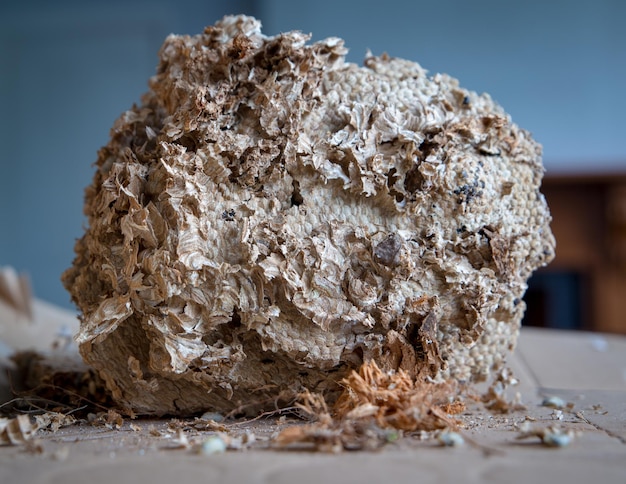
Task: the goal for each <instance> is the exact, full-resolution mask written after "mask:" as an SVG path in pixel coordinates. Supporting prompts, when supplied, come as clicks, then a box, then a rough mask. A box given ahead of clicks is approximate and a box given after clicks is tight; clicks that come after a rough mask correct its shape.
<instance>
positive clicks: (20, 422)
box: [0, 415, 37, 445]
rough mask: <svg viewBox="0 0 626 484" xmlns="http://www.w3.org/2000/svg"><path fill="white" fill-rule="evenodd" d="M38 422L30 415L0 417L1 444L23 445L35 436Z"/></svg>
mask: <svg viewBox="0 0 626 484" xmlns="http://www.w3.org/2000/svg"><path fill="white" fill-rule="evenodd" d="M36 431H37V424H35V423H33V422H32V421H31V419H30V417H29V416H28V415H18V416H17V417H15V418H0V445H21V444H25V443H26V442H28V441H29V440H31V439H32V438H33V435H34V434H35V432H36Z"/></svg>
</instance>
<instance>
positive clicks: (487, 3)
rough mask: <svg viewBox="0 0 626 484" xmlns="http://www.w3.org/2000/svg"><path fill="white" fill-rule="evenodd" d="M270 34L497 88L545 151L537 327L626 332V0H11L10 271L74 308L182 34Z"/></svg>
mask: <svg viewBox="0 0 626 484" xmlns="http://www.w3.org/2000/svg"><path fill="white" fill-rule="evenodd" d="M237 13H245V14H248V15H253V16H256V17H257V18H259V19H260V20H261V21H262V23H263V27H264V33H266V34H270V35H273V34H277V33H280V32H283V31H288V30H302V31H304V32H307V33H308V32H312V33H313V40H319V39H322V38H325V37H328V36H339V37H342V38H344V39H345V41H346V45H347V47H348V48H349V49H350V53H349V54H348V60H350V61H352V62H357V63H361V62H362V60H363V57H364V55H365V53H366V51H367V49H370V50H371V51H372V52H373V53H374V54H381V53H383V52H387V53H388V54H389V55H391V56H395V57H404V58H407V59H411V60H414V61H417V62H419V63H420V64H421V65H422V66H423V67H425V68H426V69H428V70H429V71H430V73H431V74H434V73H437V72H445V73H448V74H450V75H452V76H454V77H457V78H458V79H460V81H461V85H462V86H463V87H466V88H469V89H472V90H475V91H478V92H488V93H490V94H491V96H492V97H493V98H494V99H495V100H496V101H498V102H499V103H500V104H502V105H503V106H504V108H505V109H506V110H507V112H508V113H510V114H511V116H512V118H513V120H514V121H515V122H516V123H517V124H519V125H520V126H522V127H523V128H525V129H527V130H529V131H531V132H532V133H533V135H534V137H535V138H536V139H537V140H538V141H539V142H541V143H542V144H543V146H544V162H545V166H546V170H547V172H546V179H545V182H544V188H543V191H544V193H545V194H546V197H547V199H548V203H549V204H550V207H551V209H552V212H553V216H554V224H553V230H554V232H555V234H556V237H557V242H558V247H557V259H556V260H555V262H554V263H553V264H552V265H551V266H550V267H549V268H546V269H543V270H541V271H539V272H538V273H537V274H536V276H534V277H533V279H532V280H531V284H530V289H529V291H528V294H527V298H526V300H527V303H528V306H529V308H528V312H527V317H526V319H525V324H533V325H539V326H547V327H556V328H571V329H586V330H602V331H610V332H622V333H626V143H625V140H626V116H624V113H625V112H626V94H625V92H624V90H623V85H624V79H626V29H625V28H624V23H625V21H626V2H623V1H621V0H552V1H545V0H526V1H525V2H504V1H501V0H477V1H467V0H438V1H432V0H429V1H419V0H417V1H416V0H414V1H410V0H406V1H402V0H385V1H374V0H361V1H343V2H342V1H338V0H335V1H329V0H316V1H315V2H294V1H287V0H248V1H244V0H241V1H226V0H224V1H208V0H204V1H201V0H176V1H174V0H149V1H148V0H146V1H144V0H124V1H121V0H107V1H104V0H102V1H98V0H92V1H89V0H82V1H78V0H56V1H54V2H51V1H47V0H20V1H19V2H18V1H17V0H14V1H10V0H2V1H1V2H0V114H1V115H0V167H1V170H0V266H7V265H10V266H13V267H15V268H16V269H17V270H18V271H20V272H26V273H28V274H29V275H30V279H31V281H32V285H33V289H34V292H35V294H36V295H37V296H38V297H39V298H41V299H44V300H47V301H50V302H52V303H54V304H57V305H60V306H62V307H65V308H71V307H72V306H71V304H70V301H69V296H68V294H67V293H66V291H65V290H64V289H63V287H62V285H61V283H60V281H59V277H60V274H61V273H62V272H63V271H64V270H65V269H66V268H67V267H68V266H69V265H70V263H71V261H72V258H73V245H74V241H75V239H76V238H78V237H79V236H80V235H81V233H82V231H83V226H84V223H85V219H84V217H83V214H82V205H83V190H84V188H85V187H86V186H87V185H88V184H89V183H90V181H91V178H92V174H93V166H92V164H93V162H94V161H95V160H96V152H97V150H98V149H99V148H100V147H101V146H102V145H104V144H105V143H106V142H107V140H108V133H109V129H110V127H111V126H112V124H113V121H114V120H115V119H116V118H117V117H118V116H119V115H120V114H121V113H122V112H123V111H124V110H126V109H128V108H129V107H131V106H132V104H133V103H136V102H139V100H140V96H141V94H142V93H143V92H144V91H145V90H146V89H147V80H148V78H149V77H150V76H151V75H153V74H154V72H155V68H156V64H157V52H158V49H159V47H160V45H161V43H162V42H163V39H164V38H165V37H166V36H167V35H168V34H170V33H180V34H184V33H186V34H195V33H199V32H201V31H202V29H203V28H204V26H205V25H209V24H213V23H214V22H215V21H216V20H218V19H220V18H221V17H222V16H223V15H225V14H237Z"/></svg>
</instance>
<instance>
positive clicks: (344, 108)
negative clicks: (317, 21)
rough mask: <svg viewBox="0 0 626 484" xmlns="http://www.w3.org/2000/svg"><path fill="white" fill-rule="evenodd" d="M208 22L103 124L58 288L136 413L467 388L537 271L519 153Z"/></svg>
mask: <svg viewBox="0 0 626 484" xmlns="http://www.w3.org/2000/svg"><path fill="white" fill-rule="evenodd" d="M308 38H309V37H308V36H307V35H304V34H302V33H299V32H289V33H285V34H281V35H278V36H274V37H269V36H265V35H263V34H262V33H261V26H260V23H259V22H258V21H256V20H255V19H253V18H250V17H244V16H237V17H225V18H224V19H223V20H221V21H220V22H218V23H217V24H216V25H215V26H212V27H207V28H206V29H205V31H204V32H203V33H202V34H199V35H195V36H192V37H191V36H177V35H171V36H169V37H168V38H167V39H166V41H165V43H164V45H163V47H162V48H161V51H160V54H159V55H160V62H159V65H158V68H157V73H156V75H155V76H154V77H153V78H152V79H151V80H150V90H149V92H148V93H147V94H145V95H144V96H143V98H142V100H141V103H140V104H139V105H136V106H133V108H132V109H130V110H128V111H126V112H125V113H123V114H122V115H121V117H120V118H119V119H118V120H117V121H116V122H115V124H114V126H113V128H112V130H111V139H110V141H109V143H108V144H107V145H106V146H105V147H104V148H102V149H101V150H100V151H99V153H98V160H97V171H96V174H95V176H94V179H93V183H92V185H91V186H89V187H88V188H87V191H86V204H85V212H86V214H87V216H88V227H87V229H86V231H85V234H84V236H83V237H82V238H81V239H80V240H79V241H78V242H77V244H76V254H77V256H76V259H75V261H74V263H73V266H72V267H71V268H70V269H69V270H68V271H67V272H66V273H65V274H64V276H63V281H64V283H65V285H66V287H67V288H68V290H69V291H70V292H71V294H72V297H73V300H74V301H75V303H76V304H77V306H78V308H79V309H80V311H81V313H82V322H81V327H80V331H79V333H78V336H77V340H78V343H79V345H80V351H81V354H82V356H83V358H84V359H85V361H86V362H87V363H88V364H89V365H91V366H93V368H95V369H96V370H97V371H98V372H99V374H100V375H101V376H102V377H103V378H104V380H105V381H106V382H107V385H108V387H109V389H110V390H111V391H112V394H113V397H114V398H115V399H116V400H117V401H118V402H119V403H120V404H121V405H123V406H125V407H127V408H129V409H133V410H135V411H136V412H139V413H144V414H156V415H163V414H179V415H184V414H191V413H194V412H199V411H204V410H207V409H212V410H216V411H222V412H228V411H232V410H234V409H241V410H243V411H250V412H255V411H259V410H261V409H266V408H275V406H276V405H280V404H281V402H288V401H289V400H290V399H292V398H293V396H294V395H296V394H297V393H298V392H301V391H303V390H304V389H308V390H310V391H312V392H320V393H322V394H324V395H325V396H326V397H327V398H328V399H329V401H332V400H333V398H336V396H337V395H338V392H339V391H340V386H339V384H338V382H339V381H340V380H341V379H343V378H344V377H346V376H347V375H348V374H349V373H350V371H351V370H353V369H358V368H359V367H360V365H361V364H362V363H363V361H370V360H373V361H375V362H376V363H377V364H378V366H380V368H382V369H383V370H384V371H388V370H398V369H402V370H403V371H404V372H406V374H407V375H409V376H410V377H411V378H414V379H420V378H432V379H434V380H455V381H460V382H471V381H481V380H484V379H486V378H487V377H488V375H489V373H490V372H492V371H494V370H497V369H499V368H501V367H502V365H503V364H504V361H505V358H506V355H507V353H509V352H510V351H511V350H512V349H513V347H514V345H515V342H516V338H517V334H518V330H519V326H520V322H521V319H522V316H523V313H524V308H525V306H524V302H523V300H522V297H523V295H524V292H525V290H526V287H527V285H526V281H527V279H528V278H529V276H530V275H531V273H532V272H533V270H535V269H536V268H538V267H540V266H543V265H545V264H546V263H548V262H549V261H550V260H551V259H552V258H553V255H554V238H553V236H552V234H551V232H550V228H549V222H550V215H549V212H548V208H547V205H546V202H545V200H544V197H543V196H542V195H541V193H540V191H539V188H540V183H541V179H542V175H543V166H542V161H541V149H540V146H539V145H538V144H537V143H536V142H535V141H533V139H532V138H531V136H530V135H529V133H528V132H526V131H524V130H522V129H520V128H518V127H517V126H516V125H515V124H513V123H512V121H511V119H510V118H509V116H508V115H507V114H506V113H505V112H504V111H503V110H502V108H501V107H500V106H498V105H497V104H496V103H494V102H493V101H492V100H491V98H490V97H489V96H488V95H486V94H482V95H478V94H476V93H474V92H470V91H467V90H465V89H463V88H461V87H459V84H458V82H457V81H456V80H455V79H453V78H451V77H448V76H446V75H440V74H437V75H434V76H432V77H429V76H428V75H427V73H426V71H425V70H424V69H422V68H421V67H420V66H419V65H418V64H416V63H414V62H410V61H406V60H401V59H395V58H392V57H388V56H386V55H383V56H380V57H375V56H372V55H368V56H367V58H366V59H365V62H364V65H363V66H362V67H361V66H357V65H355V64H352V63H348V62H345V60H344V55H345V53H346V48H345V47H344V45H343V41H342V40H340V39H338V38H330V39H326V40H323V41H320V42H316V43H313V44H307V41H308Z"/></svg>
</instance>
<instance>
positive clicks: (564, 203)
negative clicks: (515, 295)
mask: <svg viewBox="0 0 626 484" xmlns="http://www.w3.org/2000/svg"><path fill="white" fill-rule="evenodd" d="M625 165H626V163H625ZM542 192H543V193H544V195H545V196H546V199H547V201H548V204H549V206H550V210H551V212H552V216H553V219H554V220H553V222H552V230H553V232H554V235H555V237H556V240H557V250H556V258H555V260H554V261H553V262H552V263H551V264H550V265H549V266H548V267H546V268H544V269H541V270H540V271H538V272H537V274H536V277H533V279H531V281H530V285H529V291H528V294H527V298H526V301H527V304H528V312H527V316H526V318H525V324H527V325H534V326H547V327H564V328H570V329H585V330H593V331H606V332H613V333H624V334H626V171H624V172H622V173H613V174H593V175H591V174H589V175H559V176H550V175H547V176H546V178H545V179H544V182H543V187H542ZM568 287H569V289H567V288H568ZM572 288H573V289H572ZM568 315H569V316H568Z"/></svg>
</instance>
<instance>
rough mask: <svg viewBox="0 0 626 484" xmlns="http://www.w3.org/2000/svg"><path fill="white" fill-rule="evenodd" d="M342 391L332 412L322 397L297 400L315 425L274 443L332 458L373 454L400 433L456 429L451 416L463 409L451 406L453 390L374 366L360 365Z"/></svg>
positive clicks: (287, 433)
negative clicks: (343, 454)
mask: <svg viewBox="0 0 626 484" xmlns="http://www.w3.org/2000/svg"><path fill="white" fill-rule="evenodd" d="M341 385H342V387H343V388H344V390H343V393H342V394H341V396H340V397H339V399H338V400H337V402H336V403H335V405H334V407H333V409H332V412H331V411H329V409H328V407H327V404H326V402H325V401H324V399H323V397H322V396H321V395H319V394H312V393H310V392H305V393H303V394H302V395H300V401H299V403H298V404H297V406H298V408H299V409H301V410H302V411H303V412H304V414H305V415H307V416H308V417H309V418H313V419H315V422H314V423H312V424H309V425H304V426H292V427H289V428H287V429H285V430H283V431H282V432H281V433H280V434H279V435H278V436H277V437H276V440H275V443H276V444H277V445H278V446H279V447H294V446H295V447H296V448H314V449H315V450H321V451H331V452H338V451H341V450H343V449H346V450H355V449H373V448H377V447H380V446H382V445H384V444H386V443H389V442H392V441H395V440H397V439H398V438H400V436H402V435H403V433H404V432H417V431H426V432H428V431H434V430H441V429H454V428H456V427H457V425H458V422H457V421H456V420H454V419H453V418H452V417H450V413H453V412H454V413H458V412H460V411H462V410H464V409H465V406H464V404H463V403H462V402H461V401H459V400H457V401H455V402H454V404H451V402H450V396H451V395H454V394H455V392H454V388H453V386H452V385H451V384H449V383H440V384H437V383H429V382H416V381H415V380H414V379H412V378H411V377H409V376H408V375H407V373H406V372H404V371H402V370H399V371H398V372H384V371H382V370H381V369H380V368H379V367H378V366H377V365H376V363H374V362H370V363H365V364H363V366H361V368H360V370H359V372H358V373H357V372H352V373H351V374H350V375H349V376H348V377H347V378H345V379H344V380H342V382H341Z"/></svg>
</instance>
